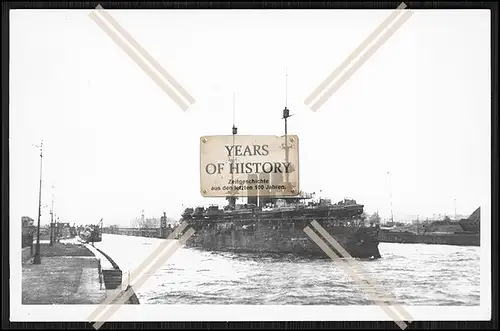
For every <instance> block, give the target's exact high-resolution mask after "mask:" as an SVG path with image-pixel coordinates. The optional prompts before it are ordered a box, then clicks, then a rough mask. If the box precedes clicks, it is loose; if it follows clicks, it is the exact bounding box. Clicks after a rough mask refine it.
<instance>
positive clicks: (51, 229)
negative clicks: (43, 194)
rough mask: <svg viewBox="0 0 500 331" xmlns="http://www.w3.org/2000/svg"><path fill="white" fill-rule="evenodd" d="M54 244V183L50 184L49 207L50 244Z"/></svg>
mask: <svg viewBox="0 0 500 331" xmlns="http://www.w3.org/2000/svg"><path fill="white" fill-rule="evenodd" d="M53 244H54V185H52V207H51V209H50V244H49V245H50V246H52V245H53Z"/></svg>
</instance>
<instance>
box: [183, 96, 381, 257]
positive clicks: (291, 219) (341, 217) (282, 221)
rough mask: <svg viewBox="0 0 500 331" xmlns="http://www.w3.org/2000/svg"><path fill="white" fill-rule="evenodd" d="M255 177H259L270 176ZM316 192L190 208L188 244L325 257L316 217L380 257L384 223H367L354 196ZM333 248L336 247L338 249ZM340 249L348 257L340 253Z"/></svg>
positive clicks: (351, 248)
mask: <svg viewBox="0 0 500 331" xmlns="http://www.w3.org/2000/svg"><path fill="white" fill-rule="evenodd" d="M233 102H234V101H233ZM290 116H291V115H290V112H289V109H288V108H287V107H286V105H285V108H284V110H283V119H284V120H285V141H287V118H288V117H290ZM232 134H233V137H234V136H235V135H236V134H237V128H236V126H235V124H234V103H233V127H232ZM233 141H234V139H233ZM286 152H287V151H286ZM287 155H288V154H287ZM255 175H256V176H258V177H259V176H262V175H265V174H255ZM280 181H281V182H282V183H283V181H284V180H283V178H280V179H278V180H277V181H276V182H278V183H279V182H280ZM285 182H286V180H285ZM313 196H314V194H313V193H305V192H298V194H297V195H296V196H292V197H277V196H275V197H273V196H269V195H264V196H258V195H257V196H248V197H246V199H247V203H245V204H242V203H240V204H237V203H236V201H237V198H236V197H235V196H226V198H225V199H226V200H227V201H228V204H227V205H226V206H224V207H223V208H220V207H219V206H218V205H210V206H208V207H207V208H205V207H204V206H196V207H194V206H192V207H188V208H185V210H184V212H183V213H182V214H181V219H180V221H181V222H183V221H185V222H186V223H187V224H189V226H190V227H192V228H193V229H194V230H195V233H194V235H193V236H192V237H191V238H189V239H188V240H187V242H186V247H193V248H199V249H203V250H209V251H232V252H248V253H259V254H261V253H272V254H274V253H285V254H294V255H305V256H311V257H325V258H326V257H328V256H327V254H326V253H325V252H323V250H322V249H321V248H320V247H319V246H318V245H317V244H316V243H315V242H314V241H313V240H312V239H311V238H310V237H309V236H308V235H307V234H306V233H305V232H304V229H305V228H306V227H307V226H308V225H309V224H310V223H311V222H313V221H316V222H317V223H319V224H320V225H321V226H322V227H323V228H324V229H325V230H326V231H327V232H328V233H329V234H330V235H331V236H332V237H333V238H334V239H335V240H336V241H337V242H338V243H339V244H340V245H341V246H342V247H343V248H344V249H345V250H346V251H347V252H348V253H349V254H350V255H351V256H352V257H354V258H359V259H378V258H381V255H380V252H379V249H378V244H379V240H378V232H379V226H378V225H375V224H365V219H364V216H363V209H364V206H363V205H362V204H359V203H357V202H356V200H354V199H344V200H342V201H340V202H337V203H332V202H331V199H324V198H320V199H319V201H316V200H313ZM243 198H244V197H243ZM308 200H309V201H308ZM186 229H187V228H186ZM330 248H331V249H332V250H334V251H336V250H335V249H334V248H333V247H330ZM336 253H337V254H338V255H340V256H343V255H344V254H341V253H340V252H338V251H336Z"/></svg>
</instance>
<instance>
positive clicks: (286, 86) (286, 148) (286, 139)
mask: <svg viewBox="0 0 500 331" xmlns="http://www.w3.org/2000/svg"><path fill="white" fill-rule="evenodd" d="M287 106H288V70H287V68H285V108H284V109H283V119H284V120H285V146H284V147H285V162H286V163H287V164H288V159H289V157H288V155H289V151H288V148H289V147H288V121H287V120H288V118H289V117H290V116H291V115H290V110H289V109H288V108H287ZM289 180H290V176H289V174H288V172H285V183H286V185H287V187H288V183H289Z"/></svg>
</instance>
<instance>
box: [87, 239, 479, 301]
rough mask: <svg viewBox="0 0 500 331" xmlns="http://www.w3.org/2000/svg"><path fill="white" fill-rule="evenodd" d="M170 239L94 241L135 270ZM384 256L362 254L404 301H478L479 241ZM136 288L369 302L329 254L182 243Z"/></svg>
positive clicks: (186, 297)
mask: <svg viewBox="0 0 500 331" xmlns="http://www.w3.org/2000/svg"><path fill="white" fill-rule="evenodd" d="M162 243H164V240H161V239H156V238H145V237H133V236H122V235H111V234H103V240H102V242H99V243H96V244H95V246H96V247H97V248H100V249H101V250H103V251H104V252H105V253H107V254H108V255H109V256H110V257H111V258H113V260H114V261H115V262H116V263H117V264H118V266H119V267H120V269H122V271H123V274H124V282H125V283H126V282H127V279H128V276H127V274H128V272H129V271H130V272H133V271H134V270H137V268H138V267H139V265H140V264H141V263H142V262H143V261H144V260H146V259H147V258H148V257H150V256H151V254H152V252H153V251H154V250H155V248H156V247H158V246H159V245H161V244H162ZM379 249H380V252H381V254H382V258H381V259H378V260H374V261H360V263H361V264H362V266H363V268H364V270H366V271H367V272H368V273H369V274H370V276H371V277H373V278H374V279H375V280H376V281H377V283H378V284H380V285H382V286H383V288H384V289H385V290H386V291H387V293H390V294H391V295H392V296H394V297H395V298H396V300H397V301H398V302H399V303H401V304H404V305H449V306H474V305H479V295H480V273H479V267H480V263H479V262H480V261H479V259H480V248H479V247H463V246H446V245H425V244H395V243H381V244H380V245H379ZM148 276H149V279H148V281H147V282H146V283H145V284H144V285H143V286H141V287H140V288H136V289H135V291H136V294H137V297H138V298H139V300H140V302H141V304H250V305H252V304H273V305H282V304H289V305H365V304H366V305H370V304H372V303H371V302H370V301H369V300H368V299H367V296H366V295H365V294H364V292H363V290H362V288H361V287H360V286H359V285H357V284H356V283H355V282H354V281H353V280H352V279H351V278H350V277H349V276H348V275H347V274H346V272H345V271H344V269H343V268H342V267H340V266H339V265H336V264H335V262H333V261H332V260H330V259H324V260H322V259H318V260H314V259H304V258H298V257H295V256H289V255H287V256H273V255H261V254H260V255H258V254H240V253H238V254H235V253H220V252H207V251H200V250H197V249H192V248H180V249H179V250H178V251H176V252H175V254H174V255H173V256H172V257H171V258H169V259H168V260H167V262H166V263H165V264H164V265H163V266H162V267H161V268H160V269H159V270H158V271H156V272H155V273H154V274H152V275H148Z"/></svg>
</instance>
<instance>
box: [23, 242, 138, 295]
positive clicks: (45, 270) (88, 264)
mask: <svg viewBox="0 0 500 331" xmlns="http://www.w3.org/2000/svg"><path fill="white" fill-rule="evenodd" d="M33 246H35V245H33ZM34 248H35V247H33V251H34ZM32 253H33V252H31V250H30V249H29V248H28V249H23V254H22V255H23V261H22V304H27V305H29V304H38V305H40V304H100V303H103V302H104V301H105V299H106V298H107V297H108V296H109V295H110V293H112V292H114V291H116V290H115V289H117V288H119V289H121V291H122V293H124V292H125V291H126V290H127V289H128V290H129V291H132V296H131V297H130V298H129V299H128V300H127V301H125V304H138V303H139V300H138V299H137V297H136V295H135V293H133V290H132V289H131V288H130V289H129V287H128V286H127V288H125V289H122V276H121V274H122V273H121V270H120V269H119V268H118V266H117V265H116V263H114V262H113V261H112V260H111V258H110V257H109V256H107V255H105V253H103V252H100V251H99V250H98V249H96V248H94V247H92V245H89V244H85V243H82V242H80V241H79V240H78V239H77V238H72V239H67V240H61V242H59V243H54V244H53V245H52V246H50V245H49V243H46V242H41V243H40V256H41V261H42V263H41V264H33V257H32Z"/></svg>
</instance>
